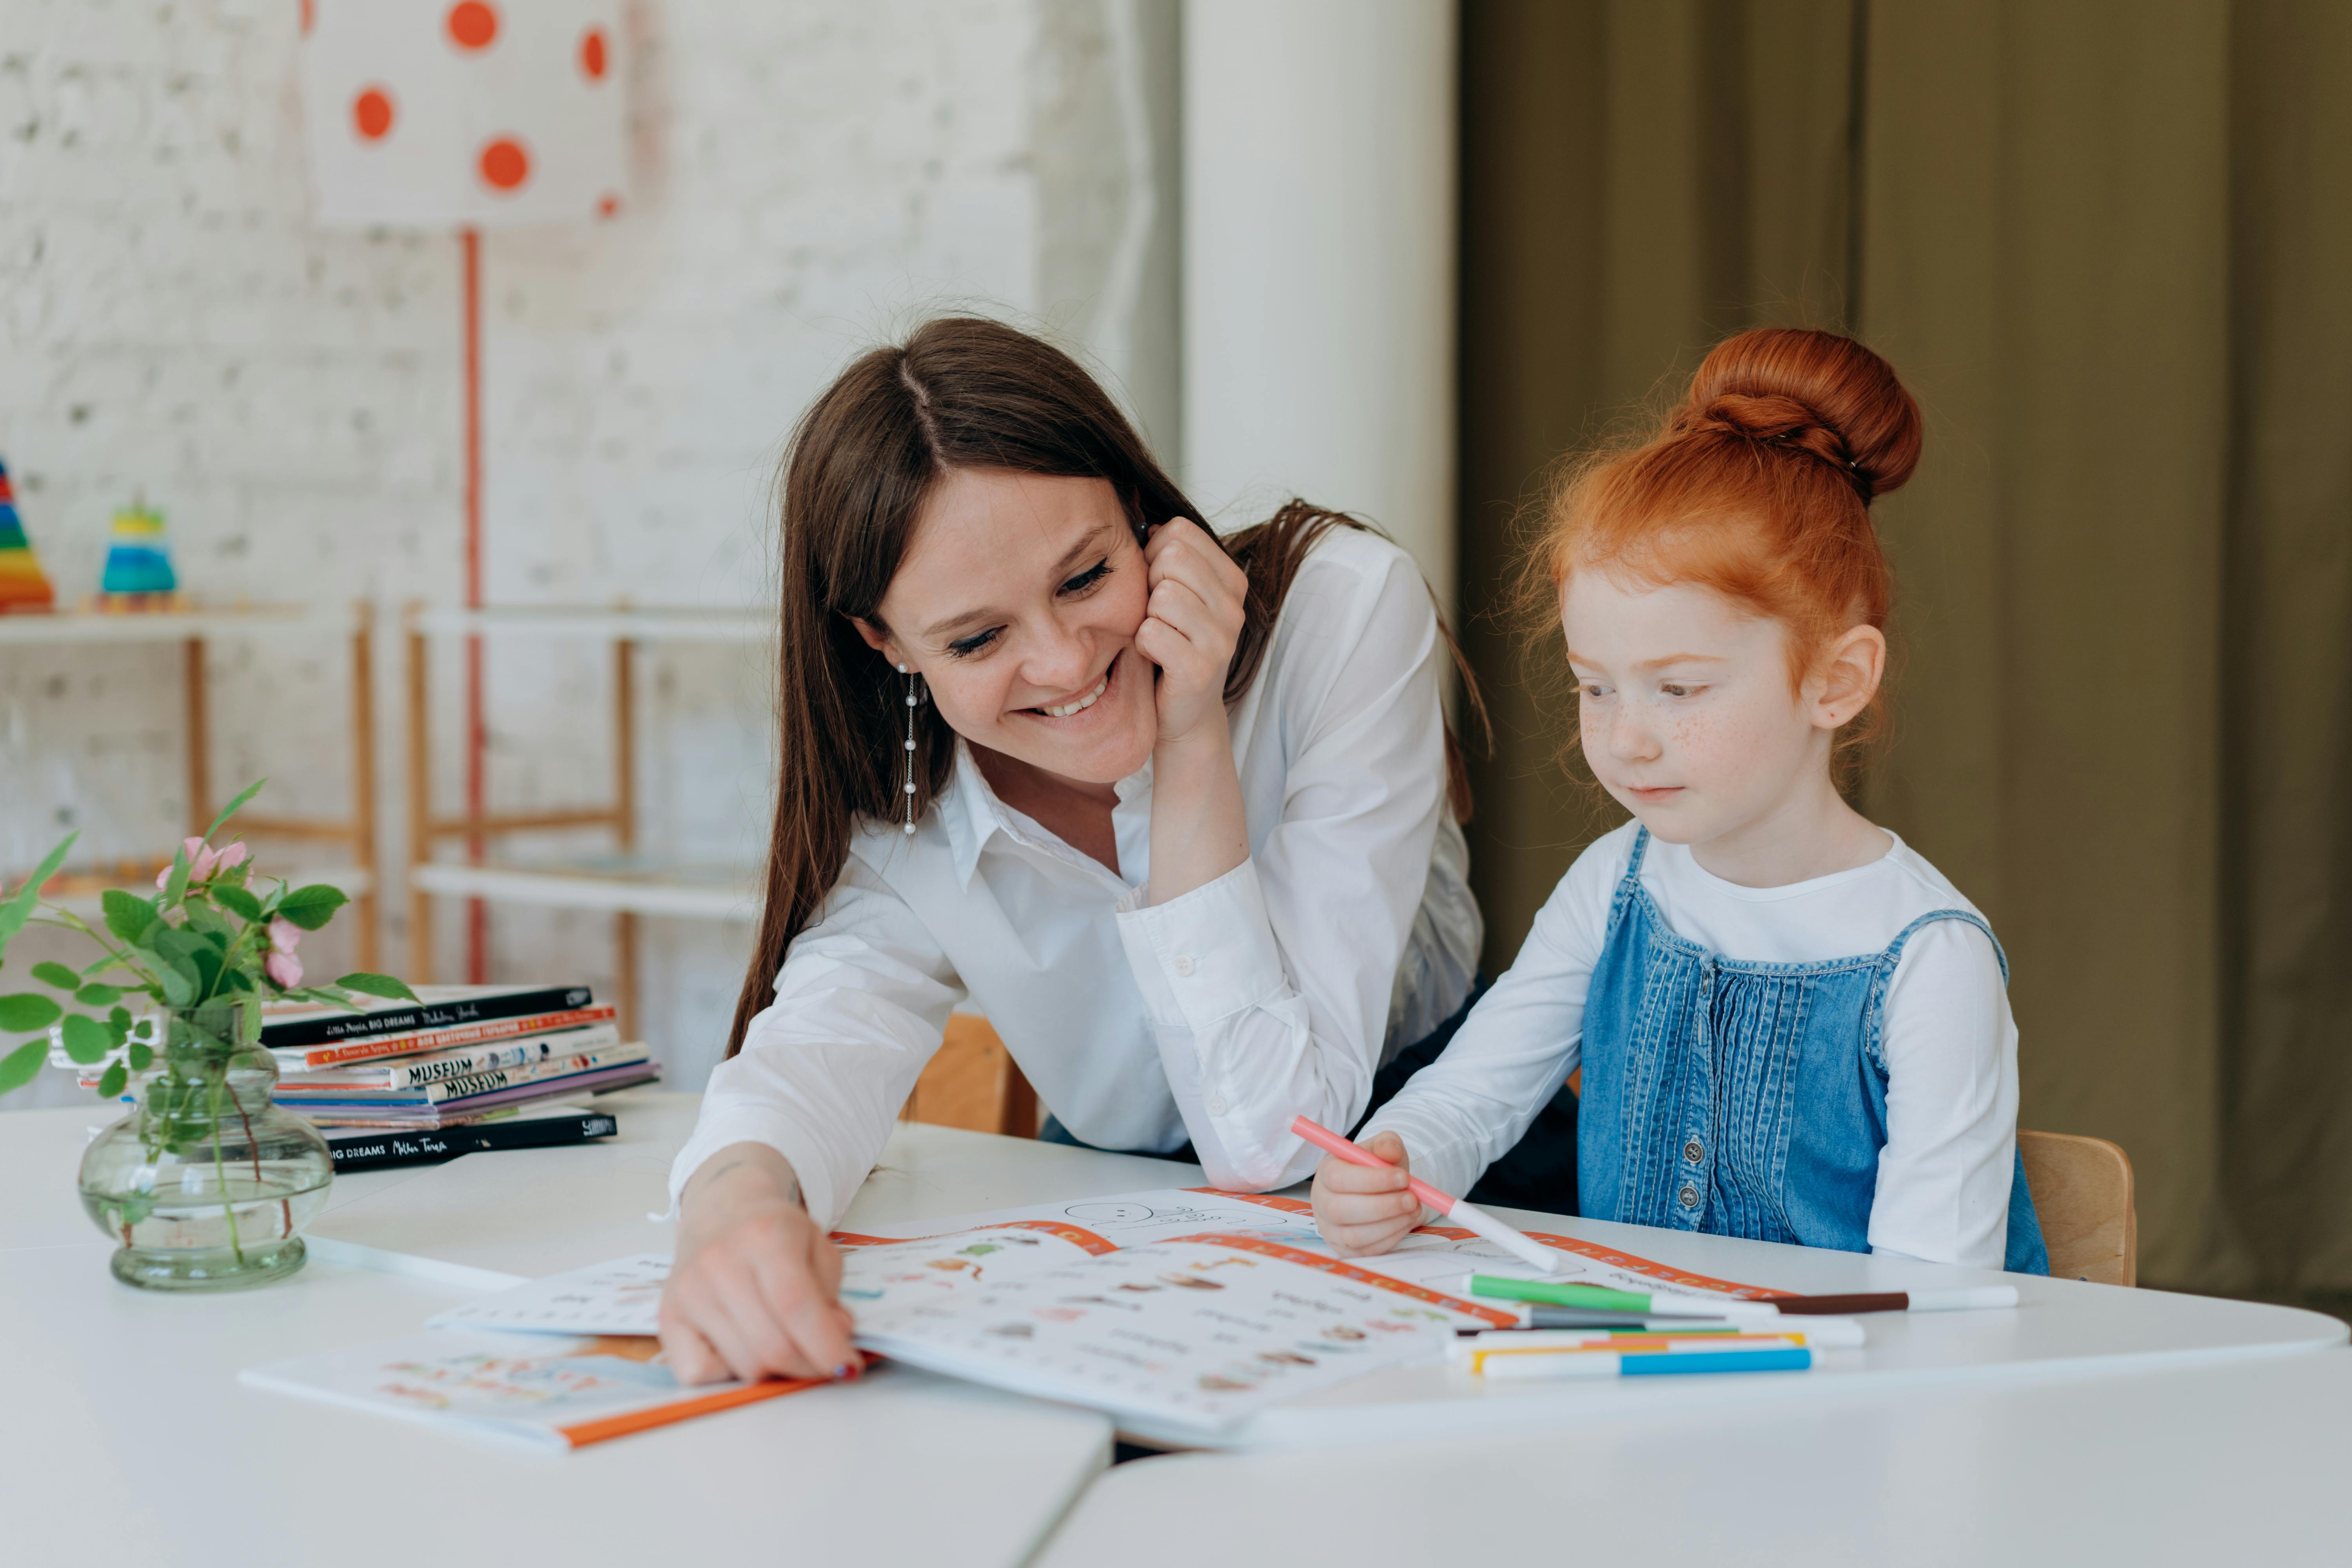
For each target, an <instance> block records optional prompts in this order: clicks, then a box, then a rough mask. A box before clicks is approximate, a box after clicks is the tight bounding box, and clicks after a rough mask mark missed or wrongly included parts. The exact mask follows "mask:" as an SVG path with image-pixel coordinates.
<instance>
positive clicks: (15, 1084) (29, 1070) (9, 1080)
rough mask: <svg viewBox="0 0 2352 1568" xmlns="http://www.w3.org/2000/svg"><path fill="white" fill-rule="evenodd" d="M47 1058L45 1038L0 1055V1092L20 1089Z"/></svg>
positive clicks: (47, 1048)
mask: <svg viewBox="0 0 2352 1568" xmlns="http://www.w3.org/2000/svg"><path fill="white" fill-rule="evenodd" d="M36 885H37V884H36ZM48 1059H49V1043H48V1042H47V1040H34V1041H31V1042H30V1043H28V1044H26V1045H21V1046H18V1047H16V1049H15V1050H13V1051H10V1052H9V1053H8V1054H7V1055H6V1056H5V1057H0V1094H5V1093H7V1092H8V1091H9V1090H10V1089H22V1088H24V1087H25V1086H26V1084H28V1083H30V1082H32V1081H33V1079H34V1077H35V1075H37V1073H39V1072H40V1070H41V1064H42V1063H43V1062H45V1061H47V1060H48Z"/></svg>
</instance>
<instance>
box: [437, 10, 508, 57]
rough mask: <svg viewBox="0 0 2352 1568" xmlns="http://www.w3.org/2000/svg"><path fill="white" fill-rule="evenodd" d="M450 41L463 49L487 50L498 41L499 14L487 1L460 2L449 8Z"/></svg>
mask: <svg viewBox="0 0 2352 1568" xmlns="http://www.w3.org/2000/svg"><path fill="white" fill-rule="evenodd" d="M447 26H448V28H449V41H450V42H451V43H453V44H455V45H457V47H459V48H461V49H487V48H488V47H490V46H491V45H492V44H493V43H495V42H497V41H498V36H499V13H498V9H497V7H495V6H493V5H488V4H487V3H486V0H458V4H457V5H452V6H450V7H449V19H448V24H447Z"/></svg>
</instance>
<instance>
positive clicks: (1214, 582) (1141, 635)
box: [1135, 517, 1249, 745]
mask: <svg viewBox="0 0 2352 1568" xmlns="http://www.w3.org/2000/svg"><path fill="white" fill-rule="evenodd" d="M1143 560H1144V563H1145V567H1146V576H1145V582H1146V583H1147V584H1148V585H1149V590H1150V598H1149V600H1148V601H1147V603H1146V605H1145V608H1144V616H1143V625H1142V626H1139V628H1137V630H1136V634H1135V647H1136V650H1137V651H1138V652H1139V653H1141V654H1142V655H1143V657H1144V658H1148V659H1150V661H1151V662H1152V663H1153V664H1155V665H1158V666H1159V667H1160V689H1159V710H1160V743H1161V744H1163V745H1164V744H1167V743H1168V742H1171V741H1182V740H1183V739H1184V738H1185V737H1186V736H1188V735H1191V734H1192V733H1193V732H1194V731H1197V730H1199V729H1200V727H1201V726H1202V723H1203V722H1205V721H1223V718H1224V713H1225V672H1226V671H1227V670H1228V669H1229V668H1232V666H1233V662H1234V645H1235V644H1236V643H1237V642H1239V641H1240V639H1241V635H1242V605H1243V600H1244V596H1245V595H1247V594H1248V592H1249V579H1248V578H1246V577H1245V576H1244V575H1243V574H1242V569H1241V567H1240V566H1238V565H1237V564H1235V563H1234V559H1233V557H1232V556H1230V555H1227V554H1226V553H1225V552H1223V550H1221V549H1219V548H1218V546H1217V542H1216V541H1215V540H1213V539H1212V538H1210V537H1209V534H1208V531H1206V530H1205V529H1203V528H1202V526H1201V525H1200V524H1199V523H1197V522H1193V521H1190V520H1188V519H1185V518H1181V517H1180V518H1176V519H1173V520H1171V521H1169V522H1168V523H1167V524H1165V525H1164V526H1163V527H1161V528H1160V529H1159V530H1158V531H1156V532H1154V533H1153V534H1152V536H1151V539H1150V542H1149V543H1147V544H1146V545H1145V546H1144V547H1143Z"/></svg>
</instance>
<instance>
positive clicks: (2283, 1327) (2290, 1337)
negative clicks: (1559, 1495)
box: [1223, 1208, 2347, 1448]
mask: <svg viewBox="0 0 2352 1568" xmlns="http://www.w3.org/2000/svg"><path fill="white" fill-rule="evenodd" d="M1494 1212H1495V1213H1496V1214H1498V1215H1503V1216H1504V1217H1505V1218H1507V1219H1508V1220H1510V1221H1511V1222H1512V1223H1513V1224H1515V1225H1517V1226H1521V1227H1522V1228H1525V1229H1528V1230H1543V1231H1551V1232H1554V1233H1557V1234H1560V1235H1564V1236H1569V1237H1575V1238H1577V1239H1579V1240H1583V1241H1593V1242H1599V1243H1601V1245H1603V1246H1606V1247H1616V1248H1619V1249H1620V1250H1622V1251H1626V1252H1631V1253H1633V1254H1636V1255H1638V1256H1640V1257H1644V1258H1653V1259H1655V1260H1656V1261H1658V1262H1661V1263H1666V1264H1671V1265H1673V1266H1674V1267H1675V1268H1685V1269H1691V1270H1695V1271H1696V1272H1698V1273H1701V1274H1706V1275H1710V1276H1713V1277H1715V1278H1717V1279H1729V1280H1736V1281H1738V1282H1739V1283H1741V1284H1747V1285H1764V1286H1769V1287H1771V1288H1773V1289H1781V1290H1795V1291H1801V1292H1804V1293H1808V1294H1814V1293H1821V1294H1839V1295H1843V1294H1847V1293H1850V1292H1854V1291H1866V1290H1906V1289H1937V1288H1948V1287H1952V1286H1958V1285H1973V1284H1994V1283H2000V1284H2009V1285H2014V1286H2016V1287H2017V1289H2018V1293H2019V1305H2018V1306H2017V1307H2016V1308H2015V1309H2014V1310H2002V1311H1979V1312H1921V1313H1902V1312H1881V1313H1873V1314H1871V1315H1870V1316H1869V1317H1867V1318H1864V1320H1863V1322H1864V1325H1865V1327H1866V1329H1867V1331H1868V1332H1869V1336H1870V1343H1869V1345H1868V1347H1867V1348H1865V1349H1863V1350H1859V1351H1840V1352H1827V1353H1824V1354H1823V1355H1822V1356H1821V1357H1820V1358H1819V1359H1818V1361H1817V1363H1816V1365H1815V1367H1814V1369H1813V1370H1812V1371H1811V1372H1809V1373H1802V1374H1790V1375H1777V1376H1758V1377H1672V1378H1639V1379H1629V1380H1626V1381H1623V1382H1615V1381H1612V1382H1606V1383H1542V1382H1503V1383H1496V1382H1490V1381H1488V1380H1486V1379H1483V1378H1477V1377H1474V1376H1471V1375H1470V1374H1469V1373H1465V1372H1463V1371H1461V1370H1458V1369H1456V1368H1453V1367H1447V1366H1440V1365H1423V1366H1416V1367H1399V1368H1395V1369H1392V1370H1390V1371H1386V1372H1381V1373H1373V1374H1370V1375H1369V1376H1365V1377H1360V1378H1358V1379H1355V1380H1354V1381H1352V1382H1349V1383H1345V1384H1339V1385H1338V1386H1336V1387H1333V1388H1328V1389H1326V1390H1324V1391H1322V1392H1321V1393H1319V1394H1309V1395H1307V1396H1306V1397H1305V1398H1302V1399H1300V1400H1298V1401H1297V1402H1296V1403H1294V1404H1291V1405H1285V1406H1283V1407H1282V1408H1280V1409H1277V1410H1272V1411H1268V1412H1266V1413H1265V1415H1261V1416H1259V1417H1257V1418H1256V1419H1255V1421H1252V1422H1250V1423H1248V1424H1246V1425H1244V1426H1241V1427H1239V1428H1237V1429H1235V1430H1234V1431H1233V1432H1232V1433H1230V1434H1227V1435H1226V1436H1225V1437H1224V1438H1223V1446H1226V1447H1249V1448H1277V1447H1328V1446H1330V1445H1333V1444H1345V1443H1379V1442H1389V1441H1392V1440H1396V1439H1400V1438H1419V1437H1436V1436H1445V1435H1449V1434H1463V1435H1473V1434H1486V1433H1496V1432H1505V1431H1520V1432H1542V1431H1549V1430H1555V1429H1557V1428H1559V1427H1560V1426H1565V1425H1568V1424H1570V1423H1575V1422H1581V1421H1590V1420H1593V1419H1596V1418H1605V1419H1610V1420H1614V1419H1617V1418H1618V1417H1619V1416H1620V1415H1642V1414H1644V1413H1648V1412H1662V1413H1672V1412H1675V1411H1691V1410H1696V1409H1700V1408H1705V1407H1712V1406H1723V1405H1744V1404H1748V1403H1756V1402H1762V1403H1769V1404H1773V1405H1785V1404H1789V1403H1792V1402H1800V1401H1804V1400H1809V1399H1813V1398H1822V1397H1831V1396H1834V1395H1836V1394H1840V1393H1842V1392H1843V1390H1844V1385H1846V1384H1867V1385H1869V1387H1870V1389H1871V1391H1872V1392H1873V1393H1874V1394H1876V1395H1877V1396H1878V1397H1882V1398H1895V1399H1900V1398H1904V1397H1907V1396H1908V1394H1909V1393H1910V1391H1912V1390H1915V1389H1918V1388H1923V1387H1928V1386H1933V1385H1936V1384H1947V1383H1980V1382H1986V1381H1998V1382H2007V1383H2019V1382H2028V1381H2035V1380H2041V1379H2051V1378H2075V1377H2086V1376H2120V1375H2125V1374H2132V1375H2138V1374H2142V1373H2150V1372H2156V1371H2162V1370H2168V1369H2174V1368H2182V1367H2189V1366H2195V1365H2205V1364H2213V1363H2223V1362H2232V1361H2253V1360H2259V1359H2262V1358H2265V1357H2270V1356H2278V1355H2301V1354H2305V1353H2308V1352H2314V1351H2319V1350H2326V1349H2331V1348H2336V1347H2340V1346H2342V1345H2343V1344H2344V1343H2345V1342H2346V1338H2347V1331H2346V1328H2345V1325H2344V1324H2343V1323H2342V1322H2340V1321H2337V1320H2336V1319H2334V1318H2329V1317H2324V1316H2322V1315H2321V1314H2319V1313H2317V1312H2305V1311H2298V1310H2294V1309H2292V1308H2286V1307H2272V1306H2265V1305H2262V1304H2260V1303H2256V1302H2250V1301H2230V1300H2217V1299H2215V1298H2213V1297H2209V1296H2184V1295H2179V1294H2175V1293H2172V1292H2169V1291H2163V1290H2133V1289H2123V1288H2120V1287H2117V1286H2112V1285H2090V1284H2084V1283H2083V1282H2082V1281H2080V1280H2072V1279H2032V1278H2030V1277H2027V1276H2024V1275H2017V1274H2001V1273H1997V1272H1995V1271H1992V1270H1990V1269H1973V1268H1953V1267H1950V1266H1948V1265H1945V1264H1936V1263H1919V1262H1915V1261H1912V1260H1909V1259H1906V1258H1874V1257H1871V1256H1869V1255H1868V1254H1864V1253H1853V1252H1832V1251H1828V1250H1826V1249H1823V1248H1819V1247H1789V1246H1783V1245H1781V1244H1780V1243H1777V1242H1766V1241H1738V1240H1735V1239H1732V1238H1730V1237H1719V1236H1696V1235H1691V1234H1688V1233H1685V1232H1679V1231H1666V1230H1659V1229H1655V1228H1653V1227H1650V1226H1630V1225H1617V1224H1614V1223H1612V1222H1610V1221H1606V1220H1590V1219H1566V1218H1561V1217H1559V1216H1557V1215H1540V1214H1533V1213H1528V1212H1526V1211H1522V1210H1517V1209H1499V1208H1498V1209H1496V1210H1495V1211H1494Z"/></svg>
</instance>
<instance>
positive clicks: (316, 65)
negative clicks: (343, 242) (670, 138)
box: [302, 0, 628, 228]
mask: <svg viewBox="0 0 2352 1568" xmlns="http://www.w3.org/2000/svg"><path fill="white" fill-rule="evenodd" d="M621 13H622V0H303V4H302V23H303V37H302V88H303V96H304V100H305V109H306V113H307V117H308V124H307V127H306V132H307V135H308V139H309V142H310V171H311V178H312V193H311V201H312V210H313V211H314V212H315V214H316V215H317V216H318V219H319V221H320V223H322V224H327V225H331V226H377V225H392V226H402V227H421V228H457V227H461V226H473V227H479V228H520V227H532V226H546V225H551V224H572V223H583V222H589V221H593V220H594V219H596V218H599V217H611V216H614V214H616V213H618V212H619V211H620V210H621V209H622V207H623V206H624V205H625V203H626V201H627V195H628V191H627V173H628V149H627V114H626V105H625V95H624V91H623V85H622V84H623V80H624V78H625V72H624V70H623V66H624V64H625V60H624V58H623V53H624V50H625V48H626V47H627V45H626V39H625V36H624V34H623V31H622V27H621Z"/></svg>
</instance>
